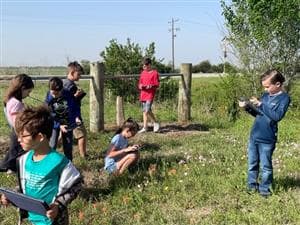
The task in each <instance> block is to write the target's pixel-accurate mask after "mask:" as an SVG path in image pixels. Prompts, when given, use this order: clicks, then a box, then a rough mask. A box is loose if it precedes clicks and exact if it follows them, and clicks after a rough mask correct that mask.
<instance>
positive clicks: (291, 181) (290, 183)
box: [275, 176, 300, 191]
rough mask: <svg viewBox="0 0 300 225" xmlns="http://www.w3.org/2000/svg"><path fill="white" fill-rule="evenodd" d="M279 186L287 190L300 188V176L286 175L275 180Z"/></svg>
mask: <svg viewBox="0 0 300 225" xmlns="http://www.w3.org/2000/svg"><path fill="white" fill-rule="evenodd" d="M275 181H276V182H275V185H276V186H277V188H283V189H284V190H285V191H287V190H289V189H290V188H300V177H289V176H287V177H284V178H278V179H276V180H275Z"/></svg>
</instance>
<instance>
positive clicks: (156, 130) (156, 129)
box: [153, 123, 160, 132]
mask: <svg viewBox="0 0 300 225" xmlns="http://www.w3.org/2000/svg"><path fill="white" fill-rule="evenodd" d="M159 128H160V126H159V123H154V124H153V132H158V131H159Z"/></svg>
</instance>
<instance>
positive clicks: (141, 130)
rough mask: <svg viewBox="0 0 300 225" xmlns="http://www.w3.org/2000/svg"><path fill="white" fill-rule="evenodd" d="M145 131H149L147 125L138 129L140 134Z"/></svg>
mask: <svg viewBox="0 0 300 225" xmlns="http://www.w3.org/2000/svg"><path fill="white" fill-rule="evenodd" d="M145 132H147V129H146V128H145V127H143V128H142V129H140V130H139V131H138V134H141V133H145Z"/></svg>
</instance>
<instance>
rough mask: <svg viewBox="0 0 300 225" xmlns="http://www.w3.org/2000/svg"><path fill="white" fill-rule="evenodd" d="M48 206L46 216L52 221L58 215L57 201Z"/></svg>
mask: <svg viewBox="0 0 300 225" xmlns="http://www.w3.org/2000/svg"><path fill="white" fill-rule="evenodd" d="M49 207H50V209H49V210H48V211H47V214H46V216H47V217H48V218H49V219H51V220H52V221H53V220H54V219H55V218H56V217H57V215H58V203H52V204H51V205H50V206H49Z"/></svg>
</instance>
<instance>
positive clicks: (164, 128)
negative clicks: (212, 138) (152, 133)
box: [159, 123, 209, 133]
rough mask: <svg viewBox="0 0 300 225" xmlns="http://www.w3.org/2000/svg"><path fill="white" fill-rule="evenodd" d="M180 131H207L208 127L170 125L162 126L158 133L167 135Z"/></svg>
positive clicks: (199, 125) (201, 125)
mask: <svg viewBox="0 0 300 225" xmlns="http://www.w3.org/2000/svg"><path fill="white" fill-rule="evenodd" d="M181 131H209V127H208V126H207V125H204V124H197V123H195V124H188V125H180V124H170V125H165V126H162V127H161V128H160V129H159V133H168V132H181Z"/></svg>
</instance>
